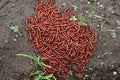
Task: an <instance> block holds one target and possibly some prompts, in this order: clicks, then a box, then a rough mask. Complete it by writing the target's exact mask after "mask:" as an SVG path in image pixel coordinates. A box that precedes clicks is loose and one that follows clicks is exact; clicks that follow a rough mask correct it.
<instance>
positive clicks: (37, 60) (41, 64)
mask: <svg viewBox="0 0 120 80" xmlns="http://www.w3.org/2000/svg"><path fill="white" fill-rule="evenodd" d="M17 55H18V56H23V57H27V58H30V59H32V60H33V61H35V62H37V64H38V65H40V66H42V67H44V66H45V67H49V68H51V67H50V66H48V65H46V64H44V63H43V62H41V61H40V59H39V58H37V57H34V56H30V55H27V54H17Z"/></svg>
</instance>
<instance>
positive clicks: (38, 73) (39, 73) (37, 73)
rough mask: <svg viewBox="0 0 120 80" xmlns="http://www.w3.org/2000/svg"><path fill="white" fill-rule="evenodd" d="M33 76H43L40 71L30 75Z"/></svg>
mask: <svg viewBox="0 0 120 80" xmlns="http://www.w3.org/2000/svg"><path fill="white" fill-rule="evenodd" d="M33 75H43V74H42V73H41V72H40V71H36V72H34V73H32V74H31V76H33Z"/></svg>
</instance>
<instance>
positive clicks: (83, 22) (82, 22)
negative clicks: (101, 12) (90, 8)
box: [78, 15, 87, 26]
mask: <svg viewBox="0 0 120 80" xmlns="http://www.w3.org/2000/svg"><path fill="white" fill-rule="evenodd" d="M78 23H79V24H82V25H85V26H87V24H86V23H85V21H84V19H83V17H82V15H80V21H79V22H78Z"/></svg>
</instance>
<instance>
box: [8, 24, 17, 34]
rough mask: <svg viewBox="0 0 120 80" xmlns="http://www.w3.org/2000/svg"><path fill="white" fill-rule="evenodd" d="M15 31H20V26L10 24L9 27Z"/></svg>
mask: <svg viewBox="0 0 120 80" xmlns="http://www.w3.org/2000/svg"><path fill="white" fill-rule="evenodd" d="M9 28H10V29H11V30H12V31H13V32H14V33H18V32H19V29H18V26H17V25H15V26H10V27H9Z"/></svg>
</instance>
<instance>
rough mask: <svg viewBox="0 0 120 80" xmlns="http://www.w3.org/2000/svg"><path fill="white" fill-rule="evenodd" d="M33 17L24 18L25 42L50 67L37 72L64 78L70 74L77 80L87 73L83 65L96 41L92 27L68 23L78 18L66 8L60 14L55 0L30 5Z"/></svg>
mask: <svg viewBox="0 0 120 80" xmlns="http://www.w3.org/2000/svg"><path fill="white" fill-rule="evenodd" d="M34 9H35V11H36V15H35V16H34V17H28V18H27V19H26V27H25V30H26V31H27V32H28V34H29V40H28V43H29V44H30V43H31V44H32V47H33V50H34V51H35V52H36V53H39V54H40V58H41V61H42V62H43V63H45V64H47V65H49V66H51V68H48V67H46V68H44V69H43V68H42V67H40V68H39V69H40V70H41V71H43V72H45V75H47V74H51V73H52V74H54V75H55V76H57V77H62V78H64V77H65V76H70V71H74V72H75V75H76V76H77V77H79V76H80V72H83V71H87V69H86V64H87V63H88V59H89V58H90V57H91V56H92V52H93V50H94V49H95V48H96V43H97V41H98V39H97V36H96V35H95V33H94V32H93V30H92V28H91V27H89V26H85V25H82V24H79V23H78V21H72V20H70V18H71V17H72V16H75V17H76V18H78V15H77V14H76V13H75V12H74V10H72V9H70V8H67V9H65V10H64V11H63V13H61V12H60V10H59V8H57V6H56V5H55V0H48V2H46V1H44V0H40V1H39V3H38V4H36V5H35V6H34Z"/></svg>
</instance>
